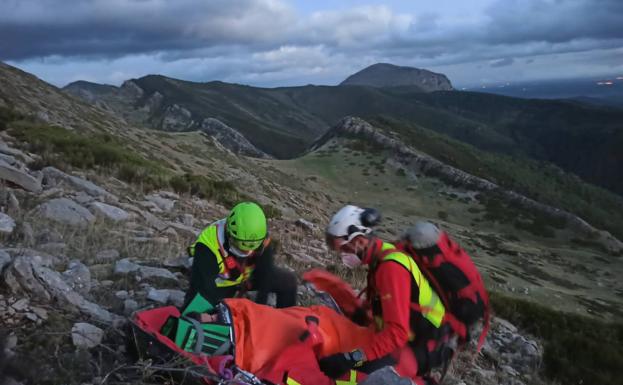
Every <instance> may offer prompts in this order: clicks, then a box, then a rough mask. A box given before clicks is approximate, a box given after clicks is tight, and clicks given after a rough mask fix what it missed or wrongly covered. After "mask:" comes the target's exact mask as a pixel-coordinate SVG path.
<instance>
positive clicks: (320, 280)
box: [303, 269, 362, 316]
mask: <svg viewBox="0 0 623 385" xmlns="http://www.w3.org/2000/svg"><path fill="white" fill-rule="evenodd" d="M303 279H304V280H305V281H307V282H310V283H311V284H313V285H314V286H315V287H316V288H317V289H318V290H320V291H324V292H326V293H328V294H330V295H331V297H333V299H334V300H335V302H336V303H337V305H338V306H339V307H340V309H341V310H342V312H343V313H344V314H346V315H348V316H350V315H352V314H353V313H354V312H355V310H356V309H357V308H358V307H361V305H362V303H361V300H360V299H359V298H357V295H356V294H355V290H353V288H352V287H351V286H350V285H349V284H348V283H346V282H344V281H343V280H342V279H341V278H340V277H338V276H336V275H334V274H331V273H329V272H328V271H326V270H323V269H312V270H309V271H306V272H305V273H303Z"/></svg>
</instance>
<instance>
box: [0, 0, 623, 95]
mask: <svg viewBox="0 0 623 385" xmlns="http://www.w3.org/2000/svg"><path fill="white" fill-rule="evenodd" d="M330 3H331V2H327V4H330ZM478 3H479V4H481V5H482V4H483V3H484V0H483V1H480V2H478ZM351 4H361V3H360V2H354V1H353V2H351ZM414 4H416V3H414ZM440 4H441V5H440V7H442V8H439V10H438V11H437V12H431V9H432V6H431V5H427V8H426V9H425V10H423V11H422V12H419V11H418V10H417V7H416V8H414V9H412V10H409V9H408V8H407V7H401V9H400V11H396V10H395V8H392V7H390V6H387V5H357V6H351V7H342V8H339V9H329V10H315V11H310V12H305V13H301V12H299V11H298V10H297V8H296V7H295V6H293V5H291V4H289V3H286V2H285V0H212V1H207V0H206V1H204V0H176V1H165V0H31V1H19V0H0V9H2V10H3V12H2V13H0V36H2V37H3V38H2V39H0V60H9V61H11V63H14V64H18V65H19V66H22V67H25V68H26V69H28V68H36V69H37V70H38V71H41V72H40V73H41V74H45V73H48V74H49V75H46V76H45V78H46V80H52V81H53V82H54V83H55V84H59V83H60V80H59V79H61V78H62V79H67V78H69V77H73V76H74V75H71V74H70V70H69V69H70V68H71V69H72V71H73V73H74V74H81V75H83V76H85V77H88V78H91V79H103V80H106V81H113V82H115V83H117V82H118V81H119V80H118V79H120V78H121V77H122V76H124V75H125V74H127V75H133V74H136V76H140V75H143V74H146V73H165V74H168V75H170V76H176V77H181V78H184V79H189V80H212V79H221V80H228V81H237V82H250V83H251V84H257V85H281V84H297V83H298V84H305V83H310V82H333V83H337V82H339V81H340V80H342V79H343V77H345V76H347V75H348V74H350V73H352V72H355V71H356V70H359V69H361V68H362V67H364V66H366V65H369V64H373V63H375V62H381V61H382V62H393V63H397V64H401V65H413V66H419V67H426V68H430V69H433V70H436V71H442V70H443V69H444V68H450V69H451V71H455V69H457V68H463V69H465V71H466V72H469V71H472V72H474V70H473V69H474V68H476V67H477V66H480V67H482V68H483V69H489V70H490V71H493V70H495V71H493V72H492V75H491V76H493V74H495V73H499V74H500V76H502V73H503V69H505V68H506V69H508V70H509V71H510V70H514V73H516V74H521V73H522V72H521V71H518V70H517V69H518V68H519V67H521V66H522V65H525V64H528V63H532V64H531V66H530V67H529V68H530V69H531V70H532V69H533V71H544V70H545V68H544V67H541V66H537V65H536V63H533V62H531V60H534V58H539V61H540V58H541V57H547V58H548V62H549V63H550V64H551V63H552V61H553V60H555V59H554V56H552V55H554V54H560V55H563V56H564V57H565V58H571V57H573V56H574V55H576V57H579V55H580V54H582V53H588V52H597V51H600V52H601V51H603V52H616V50H617V49H618V48H620V47H623V28H621V27H620V25H619V24H620V21H621V20H623V1H620V0H491V1H490V5H489V6H488V7H483V10H482V11H479V12H478V13H476V12H472V13H470V15H469V17H458V16H460V15H457V14H456V13H453V12H452V11H448V9H444V8H443V7H451V3H450V2H445V1H440ZM414 7H415V6H414ZM452 9H454V8H452ZM5 37H8V38H5ZM600 57H602V59H603V56H600ZM583 58H584V60H588V63H587V65H588V67H586V66H585V67H584V68H585V69H586V70H590V68H594V70H595V71H597V69H598V68H599V70H603V68H604V67H603V66H601V65H599V63H596V60H597V56H595V58H593V56H591V55H584V56H583ZM604 60H605V59H604ZM608 60H609V59H608ZM544 62H546V61H544ZM571 63H572V60H571V59H569V60H568V62H567V64H568V65H571ZM591 64H594V65H593V66H592V67H590V65H591ZM124 65H125V66H127V67H125V68H124V67H123V66H124ZM62 66H65V67H66V68H67V69H65V70H63V69H62V68H61V67H62ZM573 68H576V67H573ZM468 69H469V70H468ZM46 71H47V72H46ZM98 71H102V72H98ZM456 72H457V75H455V78H458V79H461V78H468V76H467V75H464V74H463V73H461V72H460V71H456ZM70 75H71V76H70ZM54 76H56V77H54ZM526 76H528V75H526ZM533 76H540V75H539V73H536V72H535V73H534V74H533Z"/></svg>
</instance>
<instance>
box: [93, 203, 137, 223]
mask: <svg viewBox="0 0 623 385" xmlns="http://www.w3.org/2000/svg"><path fill="white" fill-rule="evenodd" d="M90 207H91V210H92V211H93V214H95V215H96V216H98V217H101V218H105V219H108V220H110V221H113V222H123V221H127V220H128V219H129V218H130V214H129V213H128V212H127V211H125V210H124V209H120V208H119V207H116V206H112V205H109V204H106V203H102V202H93V203H92V204H91V206H90Z"/></svg>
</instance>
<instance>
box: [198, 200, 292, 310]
mask: <svg viewBox="0 0 623 385" xmlns="http://www.w3.org/2000/svg"><path fill="white" fill-rule="evenodd" d="M189 254H190V256H192V257H193V258H194V260H193V265H192V269H191V278H190V289H189V291H188V292H187V293H186V304H188V303H190V302H191V301H192V299H193V298H194V297H195V296H196V295H197V294H201V296H203V297H204V298H205V299H206V300H208V301H209V302H210V303H213V304H215V303H217V302H219V301H220V300H221V299H223V298H231V297H234V296H236V295H239V294H240V293H241V292H243V291H245V290H257V291H258V295H257V297H256V302H257V303H260V304H265V303H266V301H267V299H268V293H275V294H276V296H277V307H288V306H294V305H295V304H296V290H297V284H296V277H295V275H294V274H293V273H291V272H290V271H288V270H286V269H283V268H278V267H276V266H275V265H274V262H273V254H274V247H273V245H272V244H271V241H270V237H269V236H268V229H267V223H266V216H265V215H264V212H263V210H262V208H261V207H260V206H259V205H258V204H256V203H253V202H242V203H239V204H237V205H236V206H235V207H234V208H233V209H232V210H231V212H230V214H229V216H228V217H227V218H223V219H221V220H219V221H216V222H214V223H212V224H211V225H210V226H208V227H206V228H205V229H204V230H203V231H202V232H201V234H199V237H198V238H197V241H196V242H195V243H194V244H193V245H191V246H190V248H189Z"/></svg>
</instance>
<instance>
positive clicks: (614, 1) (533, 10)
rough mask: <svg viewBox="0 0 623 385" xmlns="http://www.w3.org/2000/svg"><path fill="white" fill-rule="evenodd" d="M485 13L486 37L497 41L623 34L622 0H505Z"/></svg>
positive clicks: (600, 37) (553, 40)
mask: <svg viewBox="0 0 623 385" xmlns="http://www.w3.org/2000/svg"><path fill="white" fill-rule="evenodd" d="M487 15H488V16H489V18H490V22H489V23H488V25H487V28H486V30H485V32H486V37H487V38H486V41H488V42H491V43H496V44H518V43H525V42H548V43H565V42H570V41H573V40H578V39H592V40H603V39H620V38H623V28H622V27H621V26H622V25H623V1H621V0H504V1H497V2H496V3H494V4H493V5H492V6H491V7H489V8H488V10H487Z"/></svg>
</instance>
